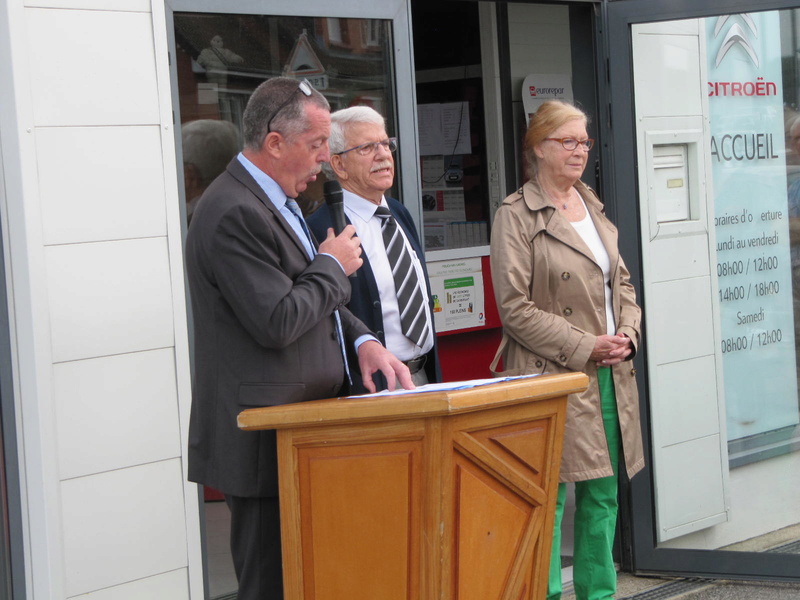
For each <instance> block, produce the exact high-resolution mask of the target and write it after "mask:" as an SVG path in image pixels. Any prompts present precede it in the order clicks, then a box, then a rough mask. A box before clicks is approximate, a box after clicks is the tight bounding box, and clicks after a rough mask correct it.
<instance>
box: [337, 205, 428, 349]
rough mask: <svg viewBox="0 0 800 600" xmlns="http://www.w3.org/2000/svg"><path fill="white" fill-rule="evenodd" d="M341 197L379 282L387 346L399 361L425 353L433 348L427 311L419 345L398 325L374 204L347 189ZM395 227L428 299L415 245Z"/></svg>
mask: <svg viewBox="0 0 800 600" xmlns="http://www.w3.org/2000/svg"><path fill="white" fill-rule="evenodd" d="M342 192H343V200H344V212H345V214H346V215H347V217H348V218H349V219H350V222H351V223H352V224H353V226H354V227H355V228H356V233H357V235H358V238H359V240H361V247H362V248H363V249H364V253H365V254H366V255H367V257H368V258H369V263H370V266H371V267H372V272H373V274H374V275H375V282H376V283H377V285H378V294H379V295H380V298H381V311H382V313H383V332H384V335H385V336H386V348H387V349H388V350H389V351H390V352H392V354H394V355H395V356H397V358H399V359H400V360H402V361H407V360H411V359H412V358H417V357H419V356H422V355H423V354H427V353H428V352H430V350H431V349H432V348H433V323H431V322H430V318H431V315H430V311H428V310H426V311H425V318H426V319H427V320H428V337H427V338H426V340H425V341H424V342H423V344H422V346H421V347H420V346H417V345H416V344H415V343H414V342H412V341H411V340H409V339H408V338H407V337H406V336H405V335H403V331H402V328H401V326H400V309H399V308H398V306H397V292H396V290H395V286H394V278H393V277H392V267H391V265H390V264H389V259H388V257H387V256H386V246H384V244H383V234H382V233H381V223H382V219H381V218H380V217H376V216H375V210H376V209H377V208H378V205H377V204H374V203H372V202H370V201H369V200H366V199H365V198H362V197H361V196H357V195H356V194H353V193H352V192H349V191H347V190H342ZM381 206H384V207H386V208H389V205H388V204H387V202H386V198H381ZM397 228H398V230H399V231H400V233H401V234H402V236H403V240H404V241H405V244H406V248H408V251H409V253H410V254H411V260H412V262H413V263H414V269H415V270H416V272H417V278H418V279H419V282H420V285H421V286H422V288H423V289H422V292H423V297H424V298H425V299H426V301H427V299H428V298H430V293H429V290H428V287H427V283H426V281H425V273H424V271H423V269H422V264H421V262H420V260H419V257H418V256H417V253H416V252H414V248H413V247H412V246H411V244H410V243H409V241H408V238H407V237H406V234H405V231H403V228H402V227H401V226H400V224H399V223H398V226H397Z"/></svg>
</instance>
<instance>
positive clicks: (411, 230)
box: [308, 198, 442, 394]
mask: <svg viewBox="0 0 800 600" xmlns="http://www.w3.org/2000/svg"><path fill="white" fill-rule="evenodd" d="M386 202H387V204H388V205H389V210H390V211H391V213H392V215H393V216H394V218H395V220H396V221H397V223H398V225H400V227H402V228H403V231H404V232H405V234H406V237H407V238H408V241H409V243H410V244H411V247H412V248H413V249H414V251H415V252H416V253H417V256H419V258H420V261H421V262H422V269H423V271H424V273H425V283H426V284H427V286H428V289H429V290H430V281H428V270H427V268H426V266H425V253H424V252H423V250H422V245H421V244H420V243H419V238H418V237H417V230H416V228H415V227H414V221H413V219H412V218H411V214H410V213H409V212H408V209H406V207H405V206H403V205H402V204H401V203H400V202H398V201H397V200H395V199H394V198H387V199H386ZM345 218H346V219H347V217H346V216H345ZM347 222H348V223H349V222H350V219H347ZM308 226H309V227H310V228H311V231H312V232H313V233H314V235H315V236H316V238H317V239H318V240H319V239H325V236H326V235H327V232H328V228H329V227H333V221H332V219H331V213H330V210H329V209H328V205H327V204H323V205H322V206H321V207H320V208H319V209H318V210H317V211H316V212H315V213H314V214H313V215H311V216H310V217H309V218H308ZM361 258H363V259H364V264H363V265H362V266H361V268H360V269H359V270H358V271H357V276H356V278H355V280H353V279H351V283H352V287H353V292H352V294H351V295H350V302H349V303H348V305H347V307H348V308H349V309H350V311H351V312H352V313H353V314H354V315H355V316H357V317H358V318H359V319H361V320H362V321H363V322H364V324H365V325H367V327H369V328H370V329H371V330H372V331H374V332H375V334H376V335H377V337H378V339H379V340H380V341H381V343H382V344H383V345H384V346H385V345H386V339H385V337H384V333H383V313H382V312H381V299H380V295H379V294H378V284H377V283H376V282H375V274H374V273H373V271H372V266H371V265H370V262H369V258H368V257H367V254H366V253H363V254H362V255H361ZM428 311H429V313H430V316H431V326H433V302H432V301H431V299H430V298H429V299H428ZM389 350H391V348H389ZM350 362H351V363H352V360H351V361H350ZM357 364H358V363H356V365H357ZM425 372H426V373H427V375H428V380H429V381H430V382H431V383H434V382H439V381H441V380H442V373H441V370H440V368H439V355H438V352H437V349H436V331H435V330H434V332H433V348H432V349H431V351H430V352H428V354H427V360H426V362H425ZM373 381H374V382H375V385H376V386H377V389H378V390H384V389H386V379H385V378H384V377H383V375H382V374H381V373H376V374H375V375H373ZM366 392H367V390H366V389H364V387H363V385H362V384H361V377H360V376H359V377H358V381H356V378H355V377H354V378H353V391H352V393H353V394H364V393H366Z"/></svg>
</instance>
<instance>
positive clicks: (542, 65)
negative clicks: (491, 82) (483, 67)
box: [508, 4, 572, 110]
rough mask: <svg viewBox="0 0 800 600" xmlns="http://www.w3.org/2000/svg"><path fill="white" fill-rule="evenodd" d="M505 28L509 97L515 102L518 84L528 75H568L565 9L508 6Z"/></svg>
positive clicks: (519, 96)
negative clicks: (509, 69)
mask: <svg viewBox="0 0 800 600" xmlns="http://www.w3.org/2000/svg"><path fill="white" fill-rule="evenodd" d="M508 28H509V33H508V45H509V54H510V68H511V81H512V91H511V97H512V99H513V100H514V101H515V102H521V101H522V82H523V80H524V79H525V77H526V76H527V75H530V74H531V73H558V74H565V75H572V48H571V47H570V37H569V9H568V8H567V7H566V6H547V5H541V4H537V5H533V4H509V5H508ZM520 110H521V109H520Z"/></svg>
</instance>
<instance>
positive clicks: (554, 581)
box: [547, 367, 621, 600]
mask: <svg viewBox="0 0 800 600" xmlns="http://www.w3.org/2000/svg"><path fill="white" fill-rule="evenodd" d="M597 383H598V386H599V388H600V404H601V409H602V414H603V425H604V426H605V432H606V443H607V444H608V454H609V457H610V458H611V466H612V468H613V469H614V475H613V476H611V477H601V478H599V479H589V480H587V481H577V482H575V520H574V527H575V544H574V563H573V567H572V581H573V587H574V589H575V598H576V600H613V598H614V594H615V593H616V591H617V572H616V569H615V568H614V558H613V550H614V535H615V534H616V530H617V509H618V498H617V496H618V493H619V491H618V482H617V475H618V469H617V466H618V462H619V452H620V445H621V441H620V437H621V435H620V429H619V418H618V416H617V399H616V396H615V395H614V382H613V381H612V379H611V369H610V368H609V367H601V368H599V369H598V370H597ZM566 496H567V484H566V483H561V484H559V485H558V503H557V504H556V519H555V526H554V531H553V546H552V551H551V554H550V578H549V580H548V584H547V600H558V599H559V598H561V589H562V586H561V522H562V519H563V517H564V503H565V500H566Z"/></svg>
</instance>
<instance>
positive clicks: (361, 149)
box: [334, 138, 397, 156]
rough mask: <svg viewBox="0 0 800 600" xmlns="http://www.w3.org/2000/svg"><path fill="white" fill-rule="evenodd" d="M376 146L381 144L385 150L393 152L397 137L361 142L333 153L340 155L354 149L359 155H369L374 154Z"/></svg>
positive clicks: (395, 148) (376, 149) (395, 147)
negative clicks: (358, 144)
mask: <svg viewBox="0 0 800 600" xmlns="http://www.w3.org/2000/svg"><path fill="white" fill-rule="evenodd" d="M378 146H383V148H384V149H385V150H388V151H389V152H394V151H395V150H397V138H387V139H385V140H382V141H380V142H367V143H366V144H361V145H360V146H353V147H352V148H348V149H347V150H342V151H341V152H335V153H334V154H338V155H339V156H341V155H342V154H347V153H348V152H352V151H353V150H355V151H356V152H358V153H359V154H360V155H361V156H369V155H370V154H375V153H376V152H377V151H378Z"/></svg>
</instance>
